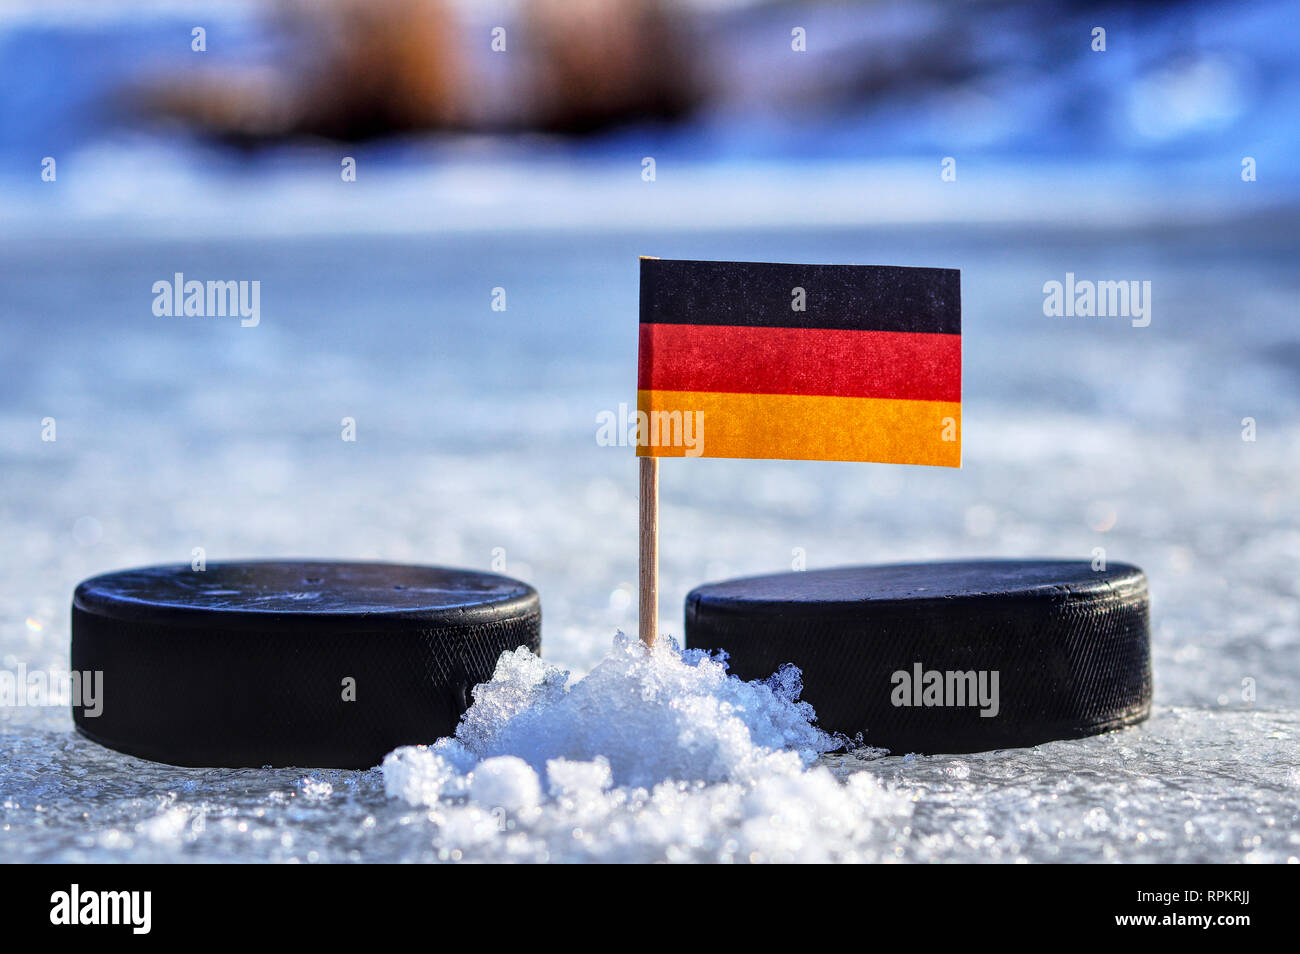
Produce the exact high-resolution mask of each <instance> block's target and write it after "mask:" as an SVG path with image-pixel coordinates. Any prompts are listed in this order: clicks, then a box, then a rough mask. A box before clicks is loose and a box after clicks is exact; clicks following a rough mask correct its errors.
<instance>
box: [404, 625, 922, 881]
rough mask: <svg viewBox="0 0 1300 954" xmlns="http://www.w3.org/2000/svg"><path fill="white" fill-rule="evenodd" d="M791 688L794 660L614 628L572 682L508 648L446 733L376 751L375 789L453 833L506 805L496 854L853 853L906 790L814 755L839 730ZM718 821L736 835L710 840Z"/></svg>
mask: <svg viewBox="0 0 1300 954" xmlns="http://www.w3.org/2000/svg"><path fill="white" fill-rule="evenodd" d="M801 690H802V685H801V680H800V678H799V672H798V670H797V669H795V668H794V667H791V666H787V667H783V668H782V669H781V670H780V671H779V672H778V673H776V674H774V676H773V677H772V678H770V679H768V680H761V681H754V682H745V681H743V680H741V679H738V678H736V677H735V676H731V675H729V674H728V673H727V670H726V664H725V662H724V661H723V660H722V659H720V658H714V657H712V656H710V655H708V654H706V653H704V652H701V651H698V650H686V651H683V650H680V649H679V648H678V647H677V646H676V644H675V643H673V642H672V641H671V640H664V641H661V642H660V643H659V644H658V645H656V646H655V647H654V648H653V649H647V648H646V647H645V646H643V645H642V644H641V643H640V642H639V641H636V640H633V639H629V638H628V637H626V636H624V635H623V634H621V633H620V634H619V635H618V636H617V637H616V638H615V641H614V647H613V649H612V650H611V651H610V653H609V655H607V656H606V657H605V659H604V660H603V661H601V662H600V663H599V664H598V665H597V666H596V667H595V668H593V669H592V670H591V672H590V673H589V674H588V675H587V676H586V677H584V678H582V679H578V680H576V681H575V680H572V679H571V678H570V674H569V673H568V672H566V671H564V670H562V669H559V668H557V667H555V666H550V665H547V664H546V663H544V662H543V661H542V660H541V659H539V658H538V657H536V656H534V655H533V654H532V653H530V652H528V651H527V650H526V649H518V650H516V651H514V652H511V653H504V654H503V655H502V656H501V658H500V660H499V661H498V663H497V668H496V672H495V673H494V674H493V677H492V679H491V681H489V682H487V683H485V684H483V685H481V686H479V687H477V689H476V690H475V693H474V704H473V705H472V706H471V707H470V709H469V711H467V712H466V713H465V717H464V719H463V720H462V721H461V723H460V726H459V727H458V728H457V730H456V735H455V737H454V738H446V739H440V740H438V741H437V742H435V743H434V744H433V745H431V746H407V747H404V748H401V749H398V750H397V751H395V752H392V753H391V754H389V755H388V757H387V758H385V759H384V764H383V776H384V788H385V791H386V792H387V793H388V795H389V796H392V797H396V798H401V799H404V800H405V801H406V802H407V803H409V804H411V805H425V806H430V807H436V808H437V809H438V812H439V815H440V816H441V818H442V819H443V823H444V827H446V828H448V829H451V830H455V831H456V832H458V833H459V835H460V837H462V838H463V837H470V836H472V834H473V832H474V831H475V830H477V829H479V828H481V826H482V822H483V820H484V816H485V813H486V814H487V815H490V816H492V817H495V818H497V819H502V818H503V816H504V817H505V818H506V821H505V824H506V827H507V828H508V829H509V830H511V831H513V832H514V833H515V835H516V838H515V839H514V840H513V841H509V840H508V841H507V842H505V843H503V844H502V845H501V847H500V851H502V852H510V853H512V854H515V855H518V854H520V853H521V852H522V853H524V854H528V855H532V856H535V857H541V856H550V855H552V854H556V853H561V852H563V853H565V854H570V853H571V852H572V849H573V847H574V845H575V843H576V844H577V845H578V846H580V847H582V846H585V847H586V849H587V852H586V853H587V854H588V855H590V856H593V857H614V858H616V857H618V856H619V855H620V853H622V852H626V851H629V850H632V851H635V852H637V853H642V852H644V849H645V846H646V845H647V844H649V845H655V846H658V847H659V848H660V849H662V850H663V852H664V854H665V856H666V857H668V858H669V859H670V860H704V859H713V860H802V861H817V860H834V859H840V858H845V857H851V856H852V855H853V853H854V849H855V846H856V845H857V844H858V842H859V840H860V839H862V838H863V837H865V836H866V835H867V833H869V832H870V830H871V827H872V824H873V820H875V819H878V818H883V817H888V816H897V817H900V818H905V817H906V816H907V815H908V814H909V813H910V811H911V802H910V800H909V799H908V798H906V797H903V796H900V795H897V794H895V793H893V792H892V791H891V790H890V789H889V788H888V787H887V786H885V785H884V784H882V783H881V782H879V781H877V780H876V779H875V778H874V777H873V776H871V775H867V774H861V773H860V774H855V775H852V776H850V777H849V778H848V779H847V781H844V782H841V781H840V780H838V779H837V778H836V777H835V775H834V774H832V772H831V771H830V770H829V769H828V768H826V767H825V766H817V765H816V764H815V763H816V762H817V760H818V758H819V757H820V756H822V755H823V754H824V753H827V752H830V751H832V750H834V749H837V748H839V747H840V746H841V745H842V744H843V741H844V740H843V739H841V738H837V737H835V736H832V735H829V734H827V733H825V732H823V731H821V730H820V729H819V728H817V726H816V725H815V724H814V720H815V718H816V715H815V713H814V712H813V710H812V707H811V706H809V705H808V704H807V703H805V702H800V701H799V698H798V696H799V693H800V691H801ZM543 779H545V793H546V794H545V796H543V784H542V782H543ZM720 826H728V827H731V828H732V829H733V831H734V834H733V836H732V837H730V838H727V839H722V840H719V839H716V838H714V837H713V835H714V834H715V833H716V830H717V829H718V828H719V827H720ZM597 835H599V837H596V836H597ZM475 840H476V841H478V842H479V847H480V848H482V842H481V839H477V838H476V839H475ZM557 842H558V843H557Z"/></svg>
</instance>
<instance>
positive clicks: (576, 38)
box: [526, 0, 698, 132]
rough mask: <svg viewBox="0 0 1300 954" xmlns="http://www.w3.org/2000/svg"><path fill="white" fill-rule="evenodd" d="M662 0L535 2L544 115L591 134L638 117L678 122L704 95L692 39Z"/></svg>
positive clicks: (547, 125) (546, 123)
mask: <svg viewBox="0 0 1300 954" xmlns="http://www.w3.org/2000/svg"><path fill="white" fill-rule="evenodd" d="M669 9H670V6H669V5H666V4H664V3H662V2H659V0H533V2H531V3H529V4H528V5H527V6H526V21H527V23H528V29H529V32H530V36H531V37H535V38H536V46H537V48H536V52H537V54H538V58H537V68H536V76H535V78H534V82H535V83H536V89H537V94H538V120H539V123H540V125H541V127H542V128H544V129H550V130H555V131H559V132H587V131H590V130H594V129H599V128H601V127H603V126H609V125H612V124H615V123H618V122H621V121H625V120H627V119H631V118H654V119H674V118H677V117H679V116H682V115H684V114H686V113H687V112H689V111H690V110H691V108H692V107H693V106H694V105H695V104H696V101H697V98H698V89H697V84H696V82H695V81H694V79H693V78H692V70H691V59H690V56H689V54H688V53H687V45H688V41H687V38H686V36H685V31H684V30H682V29H680V26H679V24H680V21H679V20H678V21H674V20H673V19H672V18H671V17H670V13H669Z"/></svg>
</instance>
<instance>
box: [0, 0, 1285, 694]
mask: <svg viewBox="0 0 1300 954" xmlns="http://www.w3.org/2000/svg"><path fill="white" fill-rule="evenodd" d="M1295 14H1296V8H1295V5H1294V4H1292V3H1282V2H1268V0H1261V2H1255V3H1224V4H1216V3H1206V2H1193V3H1145V4H1100V5H1099V4H1091V3H1089V4H1082V3H1079V4H1076V3H1070V2H1046V3H1032V4H1031V3H1015V2H997V0H968V2H955V3H947V2H945V3H939V2H916V0H908V2H888V0H880V2H862V3H848V2H745V0H512V2H484V0H479V2H469V0H462V2H455V0H369V2H363V0H344V2H235V0H229V2H221V0H206V2H186V0H170V2H132V3H127V2H118V0H99V2H66V0H64V2H60V0H50V2H39V3H37V2H21V0H5V2H0V85H2V87H3V96H0V189H2V190H3V197H4V200H3V202H0V282H2V287H3V289H4V293H3V295H2V296H0V318H2V320H3V328H4V334H5V339H6V341H5V348H4V351H3V354H2V357H0V360H2V361H3V366H2V369H0V370H2V373H0V467H2V472H3V474H4V494H3V497H2V498H0V535H2V536H3V539H4V540H5V541H6V546H5V547H4V556H3V557H0V559H3V561H4V564H3V577H4V587H3V595H2V596H0V600H2V601H3V602H2V604H0V609H2V610H3V612H2V613H0V634H2V635H0V646H2V647H3V653H2V654H0V655H3V658H4V661H5V663H6V665H8V666H12V665H15V664H16V663H17V662H26V663H28V664H29V665H31V666H33V667H35V666H43V667H47V668H48V667H60V666H64V665H66V646H67V635H68V634H67V604H68V598H69V595H70V593H71V591H72V588H73V586H74V585H75V583H76V582H77V581H78V580H79V579H80V578H82V577H84V576H86V575H89V574H91V573H95V572H100V571H105V570H108V569H111V568H114V567H119V566H123V565H128V564H140V563H152V562H188V561H190V560H191V558H192V555H193V554H194V553H195V552H196V550H195V548H202V552H203V553H204V555H205V557H206V559H207V560H220V559H228V558H239V557H257V556H266V557H271V556H287V555H298V556H315V557H352V558H374V559H389V560H402V561H405V560H414V561H427V562H445V563H452V564H463V565H469V566H477V567H490V566H492V567H496V568H498V569H504V571H505V572H507V573H511V574H514V575H517V576H520V577H522V578H524V579H527V580H529V581H530V582H533V583H534V584H536V585H537V586H538V587H539V589H540V590H541V593H542V596H543V605H544V608H545V613H546V630H545V637H544V638H545V654H546V655H547V656H548V657H550V658H552V659H555V660H556V661H559V662H562V663H566V664H569V665H572V666H574V667H575V668H576V669H577V670H579V671H580V670H582V669H583V668H584V667H585V666H588V665H590V664H591V663H592V662H594V661H595V660H596V659H598V658H600V656H601V655H602V654H603V652H604V650H605V649H606V648H607V646H608V641H609V637H610V635H611V634H612V633H613V632H614V630H615V629H617V628H630V627H632V626H634V625H635V612H636V607H635V590H634V587H633V584H634V582H635V569H636V567H635V559H636V547H635V525H636V510H635V503H636V502H635V493H636V485H635V463H634V461H633V459H632V451H631V449H630V448H627V447H602V446H599V445H598V444H597V442H596V439H595V435H596V417H597V415H598V414H600V413H601V412H602V411H605V410H613V411H615V412H617V410H618V407H619V405H620V403H627V404H634V402H635V392H634V389H635V380H634V378H635V362H636V314H637V311H636V301H637V267H636V256H637V255H639V254H649V255H659V256H663V257H697V258H722V259H727V258H733V259H759V260H776V261H813V262H859V263H891V264H906V265H932V266H947V267H955V268H960V269H961V270H962V276H963V290H964V305H965V337H964V344H965V367H966V376H965V449H966V450H965V453H966V466H965V468H964V469H963V470H961V471H957V472H952V473H948V472H943V471H939V470H933V471H930V470H926V469H924V468H910V467H888V466H877V465H856V464H834V463H811V464H810V463H786V462H736V461H711V460H699V461H680V462H674V461H669V462H667V463H666V464H665V465H664V477H663V480H664V494H663V498H664V502H663V507H664V513H663V524H664V526H663V541H662V545H663V548H664V556H663V574H664V587H665V593H664V605H663V616H664V618H665V620H666V622H665V626H666V627H667V628H669V629H671V630H672V631H674V632H678V631H679V630H680V620H681V609H680V607H681V600H682V597H683V596H684V594H685V593H686V591H687V590H689V589H690V588H691V587H692V586H694V585H696V584H698V583H700V582H703V581H705V580H709V579H716V578H718V577H721V576H726V575H732V574H739V573H746V572H764V571H774V570H781V569H785V568H787V567H789V566H790V565H792V564H793V563H794V562H796V561H797V560H799V559H803V560H806V563H807V565H808V566H809V567H817V566H826V565H832V564H836V563H845V562H862V561H885V560H897V559H913V558H928V557H935V556H944V557H953V556H962V555H977V554H994V555H1005V556H1025V555H1036V554H1043V555H1060V556H1082V557H1090V555H1091V554H1092V553H1093V551H1094V549H1095V548H1098V547H1100V548H1102V549H1104V551H1105V552H1106V554H1107V555H1108V556H1109V558H1110V559H1116V560H1126V561H1131V562H1136V563H1138V564H1140V565H1142V566H1144V567H1145V568H1147V570H1148V572H1149V573H1150V574H1151V577H1152V586H1153V591H1154V593H1155V598H1156V605H1157V614H1158V625H1159V627H1160V629H1159V634H1160V635H1159V638H1158V640H1157V678H1158V682H1159V688H1158V693H1159V696H1160V699H1161V701H1165V702H1177V703H1187V704H1212V705H1223V704H1237V703H1240V701H1241V699H1240V696H1241V693H1240V683H1241V679H1242V678H1244V677H1250V678H1254V679H1256V680H1258V683H1259V693H1260V699H1266V698H1271V699H1272V700H1273V701H1275V702H1276V701H1279V700H1280V699H1281V698H1282V697H1283V696H1285V695H1286V694H1288V693H1293V692H1294V690H1295V688H1296V685H1297V683H1298V682H1300V663H1298V662H1297V661H1296V654H1295V652H1294V649H1295V647H1296V639H1297V637H1296V630H1297V620H1298V619H1300V611H1298V610H1297V607H1298V606H1300V590H1298V589H1297V586H1298V584H1297V582H1296V577H1295V574H1294V570H1293V566H1294V558H1295V557H1296V556H1297V555H1298V554H1300V521H1298V520H1297V503H1296V500H1297V495H1296V493H1295V483H1294V475H1295V473H1296V472H1297V466H1296V465H1297V463H1300V461H1298V460H1297V451H1296V448H1297V447H1300V441H1297V437H1298V436H1300V435H1298V432H1297V419H1296V414H1295V411H1296V409H1297V384H1298V383H1300V327H1298V326H1297V318H1298V317H1300V306H1298V301H1300V298H1298V288H1300V282H1298V280H1297V273H1296V267H1295V261H1296V251H1297V248H1296V246H1297V235H1296V227H1295V223H1296V212H1297V206H1298V204H1300V174H1298V173H1297V166H1296V162H1295V156H1296V154H1297V149H1298V148H1300V134H1298V133H1297V127H1296V121H1295V117H1296V111H1295V105H1294V104H1295V103H1296V102H1297V101H1298V100H1300V67H1297V64H1296V56H1295V53H1296V50H1295V42H1294V25H1295ZM1098 28H1100V29H1101V31H1103V32H1102V33H1100V34H1099V33H1098V32H1097V31H1098ZM1247 160H1249V162H1247ZM1247 165H1249V167H1250V169H1251V170H1253V171H1254V176H1253V178H1247V177H1244V176H1243V170H1244V169H1245V168H1246V166H1247ZM945 169H946V170H948V172H949V174H948V175H947V176H945V175H944V171H945ZM177 272H180V273H183V274H184V275H185V277H186V278H187V279H197V280H200V281H207V280H222V281H227V280H234V281H250V282H251V281H257V282H260V294H261V298H260V305H261V315H260V323H259V324H258V325H257V326H256V327H241V324H240V323H239V322H238V321H237V320H231V319H228V318H175V317H158V316H156V315H155V314H154V312H153V309H152V306H153V302H154V297H155V295H154V292H153V291H152V287H153V284H154V283H155V282H157V281H160V280H162V281H171V280H172V277H173V276H174V275H175V273H177ZM1067 272H1073V273H1075V274H1076V275H1077V276H1078V277H1079V278H1080V279H1092V280H1136V281H1150V282H1151V283H1152V286H1153V290H1152V321H1151V324H1150V326H1149V327H1146V328H1134V327H1132V326H1131V325H1130V323H1129V322H1128V321H1127V320H1109V319H1095V318H1094V319H1086V318H1074V319H1058V318H1047V317H1045V316H1044V314H1043V311H1042V302H1043V285H1044V283H1045V282H1048V281H1053V280H1055V281H1062V280H1064V278H1065V274H1066V273H1067ZM494 304H495V305H496V307H494ZM47 418H52V419H53V420H54V421H55V422H56V427H57V439H55V440H48V439H44V440H43V439H42V438H43V437H46V438H48V435H47V434H46V430H47V428H45V426H44V425H43V421H44V420H45V419H47ZM345 418H350V419H352V420H353V421H354V422H355V433H356V440H355V441H347V440H344V439H343V432H344V427H345V425H344V419H345ZM1246 418H1251V419H1253V420H1254V421H1255V422H1256V426H1257V439H1256V440H1255V441H1253V442H1251V441H1246V440H1243V433H1244V430H1245V425H1244V419H1246ZM1284 651H1285V652H1284Z"/></svg>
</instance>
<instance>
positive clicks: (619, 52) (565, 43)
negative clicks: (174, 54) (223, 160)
mask: <svg viewBox="0 0 1300 954" xmlns="http://www.w3.org/2000/svg"><path fill="white" fill-rule="evenodd" d="M670 7H671V4H670V3H668V2H665V0H526V2H525V3H523V4H522V8H521V20H520V21H519V22H517V23H515V24H514V25H513V26H510V27H508V31H507V36H508V38H509V44H508V48H507V52H506V53H503V54H493V53H490V52H486V51H487V48H488V44H489V42H490V37H489V35H488V33H487V32H486V31H484V32H483V33H482V34H481V35H479V34H478V33H477V32H475V33H474V34H471V33H470V32H467V31H466V30H465V28H464V27H463V26H462V24H460V23H459V22H458V21H457V19H456V17H455V16H454V14H453V12H452V11H451V9H450V7H449V5H448V4H447V3H446V2H444V0H328V2H325V0H298V2H295V3H290V4H287V5H286V4H280V5H277V6H276V10H275V16H276V21H277V22H276V25H277V27H278V28H279V30H280V31H281V32H282V33H283V34H284V35H285V36H286V37H288V38H289V39H290V40H291V41H292V42H293V44H294V45H295V48H296V49H297V50H298V51H299V52H298V56H297V61H296V62H289V63H284V64H277V65H275V66H272V67H259V68H246V67H223V68H220V69H215V68H206V69H204V70H203V71H202V72H200V73H197V74H196V75H193V76H191V77H190V78H187V79H180V78H177V77H175V76H171V77H167V78H166V79H164V80H160V81H158V82H156V83H154V84H151V85H150V86H148V87H146V88H145V89H144V90H143V91H142V93H141V94H140V97H139V99H140V103H141V105H142V106H143V107H144V109H145V111H146V112H147V113H148V114H149V115H152V116H155V117H162V118H166V119H173V120H178V121H181V122H183V123H185V124H187V125H190V126H193V127H195V128H197V129H198V130H199V131H201V132H204V133H207V134H210V135H214V136H217V137H220V138H223V139H227V140H233V141H237V142H242V143H246V144H253V143H256V142H259V141H268V140H281V139H289V138H296V137H304V136H323V137H327V138H331V139H341V140H360V139H369V138H374V137H378V136H384V135H390V134H397V133H406V132H423V131H434V130H510V129H521V130H522V129H536V130H543V131H552V132H563V133H581V132H589V131H594V130H598V129H601V128H605V127H608V126H610V125H614V124H617V123H621V122H627V121H631V120H637V119H645V118H653V119H666V118H673V117H676V116H680V115H683V114H685V113H686V112H688V111H689V110H690V108H691V107H692V106H693V105H694V103H695V99H696V95H695V87H694V84H693V82H692V81H691V79H690V72H689V64H690V57H689V56H688V55H687V54H686V52H685V44H686V40H685V38H684V36H683V31H681V30H679V29H678V28H677V25H676V21H675V20H674V19H673V18H672V17H671V16H670V14H669V12H668V10H669V8H670ZM476 43H477V44H482V47H483V51H485V52H483V53H482V54H481V55H476V54H478V53H479V51H478V50H477V49H474V48H472V47H471V46H470V45H471V44H476ZM498 55H499V56H505V57H512V58H513V60H511V61H506V62H505V64H504V65H505V69H504V71H503V75H504V76H505V89H504V90H498V91H497V97H496V98H495V99H494V98H493V97H492V96H491V95H488V94H486V93H485V92H484V90H485V89H486V88H487V87H488V86H490V85H491V83H490V82H485V81H490V80H492V79H493V78H494V77H495V78H497V79H498V80H499V78H500V73H499V72H498V70H497V69H496V68H497V67H498V63H497V62H495V61H492V60H489V59H488V58H489V57H494V56H498ZM489 74H491V75H489Z"/></svg>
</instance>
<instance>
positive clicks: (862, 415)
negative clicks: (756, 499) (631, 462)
mask: <svg viewBox="0 0 1300 954" xmlns="http://www.w3.org/2000/svg"><path fill="white" fill-rule="evenodd" d="M638 363H639V368H638V375H637V410H638V412H640V413H639V414H638V428H639V430H638V441H637V443H638V447H637V454H638V456H651V457H682V456H704V457H761V458H783V459H787V460H853V461H876V462H880V463H892V464H932V465H938V466H943V467H960V466H961V273H960V272H959V271H956V270H954V269H942V268H894V267H885V266H875V265H779V264H769V263H760V262H693V261H670V260H663V259H657V258H643V259H642V260H641V343H640V357H639V362H638Z"/></svg>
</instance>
